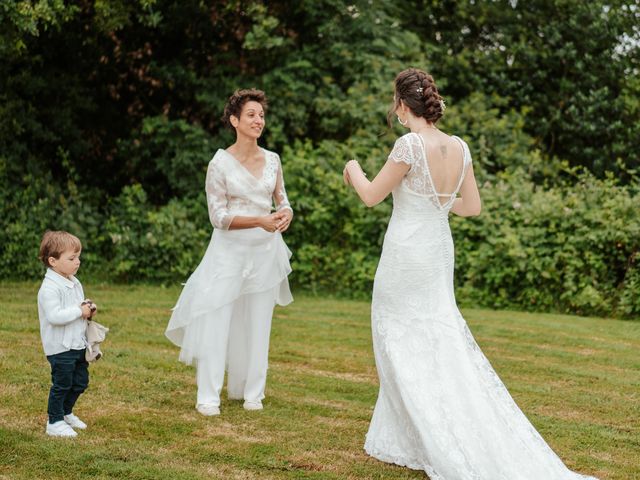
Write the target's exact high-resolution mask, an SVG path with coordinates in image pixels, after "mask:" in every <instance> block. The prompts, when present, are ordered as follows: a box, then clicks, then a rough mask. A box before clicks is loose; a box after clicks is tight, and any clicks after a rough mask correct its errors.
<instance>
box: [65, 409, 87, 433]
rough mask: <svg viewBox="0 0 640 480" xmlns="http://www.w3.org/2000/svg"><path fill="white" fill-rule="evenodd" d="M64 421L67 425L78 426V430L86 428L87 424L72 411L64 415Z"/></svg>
mask: <svg viewBox="0 0 640 480" xmlns="http://www.w3.org/2000/svg"><path fill="white" fill-rule="evenodd" d="M64 421H65V422H67V425H69V426H70V427H73V428H79V429H80V430H84V429H85V428H87V424H86V423H84V422H83V421H82V420H80V419H79V418H78V417H76V416H75V415H74V414H73V413H70V414H69V415H65V416H64Z"/></svg>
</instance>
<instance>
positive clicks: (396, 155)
mask: <svg viewBox="0 0 640 480" xmlns="http://www.w3.org/2000/svg"><path fill="white" fill-rule="evenodd" d="M413 150H414V149H413V148H412V146H411V142H410V141H409V134H407V135H403V136H402V137H400V138H399V139H397V140H396V143H395V145H394V146H393V150H391V153H390V154H389V160H393V161H394V162H396V163H398V162H404V163H406V164H407V165H413V164H414V162H415V155H414V152H413Z"/></svg>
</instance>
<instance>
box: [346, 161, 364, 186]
mask: <svg viewBox="0 0 640 480" xmlns="http://www.w3.org/2000/svg"><path fill="white" fill-rule="evenodd" d="M352 168H357V169H358V170H360V171H362V167H360V164H359V163H358V161H357V160H349V161H348V162H347V163H346V165H345V166H344V170H342V179H343V180H344V184H345V185H347V186H350V185H353V183H352V182H351V176H350V175H349V169H352ZM362 173H364V172H362ZM365 177H366V174H365Z"/></svg>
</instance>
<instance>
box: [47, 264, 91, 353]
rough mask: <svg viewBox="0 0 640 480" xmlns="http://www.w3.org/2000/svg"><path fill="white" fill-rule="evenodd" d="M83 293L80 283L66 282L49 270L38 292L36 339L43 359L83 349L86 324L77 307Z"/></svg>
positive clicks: (85, 344) (67, 279) (75, 280)
mask: <svg viewBox="0 0 640 480" xmlns="http://www.w3.org/2000/svg"><path fill="white" fill-rule="evenodd" d="M83 301H84V291H83V290H82V284H81V283H80V281H79V280H78V279H77V278H76V277H74V276H72V277H71V278H70V279H69V278H66V277H64V276H62V275H60V274H59V273H56V272H55V271H54V270H52V269H51V268H48V269H47V273H46V274H45V276H44V280H43V281H42V286H41V287H40V291H39V292H38V315H39V317H40V336H41V337H42V346H43V347H44V353H45V355H55V354H56V353H62V352H66V351H69V350H82V349H83V348H85V347H86V346H87V335H86V332H87V321H86V320H85V319H84V318H82V310H81V308H80V304H81V303H82V302H83Z"/></svg>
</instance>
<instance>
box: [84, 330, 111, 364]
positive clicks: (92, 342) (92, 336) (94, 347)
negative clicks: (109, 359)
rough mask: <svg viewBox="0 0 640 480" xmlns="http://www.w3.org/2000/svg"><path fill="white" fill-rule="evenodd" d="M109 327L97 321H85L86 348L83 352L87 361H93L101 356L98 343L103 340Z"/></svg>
mask: <svg viewBox="0 0 640 480" xmlns="http://www.w3.org/2000/svg"><path fill="white" fill-rule="evenodd" d="M108 331H109V329H108V328H107V327H105V326H104V325H100V324H99V323H98V322H95V321H93V320H89V321H88V322H87V344H88V345H87V350H86V352H85V358H86V359H87V362H95V361H96V360H99V359H100V357H102V352H101V351H100V344H101V343H102V342H104V339H105V338H106V336H107V332H108Z"/></svg>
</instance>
